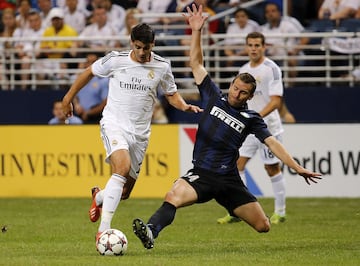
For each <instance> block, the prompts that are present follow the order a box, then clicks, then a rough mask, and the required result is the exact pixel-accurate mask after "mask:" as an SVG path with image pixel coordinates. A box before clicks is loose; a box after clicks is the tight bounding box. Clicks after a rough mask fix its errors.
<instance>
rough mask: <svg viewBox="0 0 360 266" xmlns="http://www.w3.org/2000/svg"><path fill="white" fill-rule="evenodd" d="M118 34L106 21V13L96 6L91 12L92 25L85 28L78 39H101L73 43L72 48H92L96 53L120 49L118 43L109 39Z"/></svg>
mask: <svg viewBox="0 0 360 266" xmlns="http://www.w3.org/2000/svg"><path fill="white" fill-rule="evenodd" d="M117 36H118V33H117V31H116V30H115V28H114V27H113V26H112V25H111V24H110V22H108V20H107V11H106V9H105V8H104V7H103V6H98V7H96V8H95V10H94V11H93V17H92V23H91V24H90V25H88V26H86V27H85V29H84V30H83V31H82V32H81V34H80V37H102V39H96V40H87V41H78V42H74V47H85V48H92V49H93V50H94V51H96V52H102V53H104V52H106V51H108V50H109V49H113V48H114V47H120V41H117V40H114V39H109V38H112V37H117Z"/></svg>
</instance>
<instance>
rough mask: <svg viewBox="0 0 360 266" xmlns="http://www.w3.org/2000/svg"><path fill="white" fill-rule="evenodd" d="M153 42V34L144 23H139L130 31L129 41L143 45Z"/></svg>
mask: <svg viewBox="0 0 360 266" xmlns="http://www.w3.org/2000/svg"><path fill="white" fill-rule="evenodd" d="M154 40H155V32H154V30H153V29H152V28H151V27H150V25H148V24H146V23H140V24H138V25H136V26H135V27H133V28H132V29H131V41H132V42H134V41H140V42H142V43H144V44H149V43H153V42H154Z"/></svg>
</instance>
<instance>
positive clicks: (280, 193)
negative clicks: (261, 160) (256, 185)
mask: <svg viewBox="0 0 360 266" xmlns="http://www.w3.org/2000/svg"><path fill="white" fill-rule="evenodd" d="M270 180H271V184H272V188H273V191H274V197H275V213H277V214H279V215H285V209H286V195H285V178H284V176H283V174H282V172H280V173H279V174H277V175H274V176H272V177H270Z"/></svg>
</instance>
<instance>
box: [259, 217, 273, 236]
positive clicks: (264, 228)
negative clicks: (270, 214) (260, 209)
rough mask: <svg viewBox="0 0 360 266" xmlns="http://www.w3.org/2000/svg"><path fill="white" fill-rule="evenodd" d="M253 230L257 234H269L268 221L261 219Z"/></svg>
mask: <svg viewBox="0 0 360 266" xmlns="http://www.w3.org/2000/svg"><path fill="white" fill-rule="evenodd" d="M255 230H256V231H258V232H259V233H267V232H269V231H270V221H269V219H268V218H267V217H266V219H263V220H261V221H259V222H258V223H256V225H255Z"/></svg>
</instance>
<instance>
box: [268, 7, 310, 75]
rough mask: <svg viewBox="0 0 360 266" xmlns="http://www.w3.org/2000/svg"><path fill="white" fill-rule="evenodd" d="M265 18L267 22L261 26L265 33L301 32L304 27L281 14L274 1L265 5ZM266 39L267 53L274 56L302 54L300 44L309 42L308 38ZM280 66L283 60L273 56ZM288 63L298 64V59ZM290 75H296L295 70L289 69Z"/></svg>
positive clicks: (293, 19)
mask: <svg viewBox="0 0 360 266" xmlns="http://www.w3.org/2000/svg"><path fill="white" fill-rule="evenodd" d="M265 18H266V21H267V23H266V24H264V25H262V26H261V31H262V33H263V34H264V35H265V36H266V35H267V34H280V35H281V34H288V33H301V32H303V31H304V30H305V29H304V27H303V26H302V25H301V24H300V22H299V21H298V20H297V19H295V18H293V17H289V16H282V15H281V11H280V9H279V7H278V5H276V4H274V3H267V4H266V5H265ZM266 39H267V43H266V44H267V55H268V56H270V57H276V56H286V55H290V56H296V55H301V54H303V51H302V48H301V47H300V46H301V45H305V44H307V43H308V42H309V39H308V38H305V37H303V38H281V37H274V38H266ZM273 59H274V60H275V61H276V62H277V63H278V64H279V65H280V66H282V65H283V60H278V59H275V58H273ZM288 65H289V66H290V67H295V66H296V65H298V60H296V59H289V60H288ZM289 73H290V77H296V75H297V73H296V71H295V70H294V71H290V72H289Z"/></svg>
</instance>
